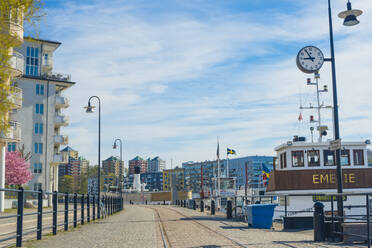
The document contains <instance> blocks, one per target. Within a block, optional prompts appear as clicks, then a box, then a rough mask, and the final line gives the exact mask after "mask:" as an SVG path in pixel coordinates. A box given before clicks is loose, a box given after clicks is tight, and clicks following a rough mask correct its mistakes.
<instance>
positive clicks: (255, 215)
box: [247, 204, 277, 229]
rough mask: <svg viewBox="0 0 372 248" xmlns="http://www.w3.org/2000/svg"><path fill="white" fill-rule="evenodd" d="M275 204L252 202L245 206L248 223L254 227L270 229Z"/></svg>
mask: <svg viewBox="0 0 372 248" xmlns="http://www.w3.org/2000/svg"><path fill="white" fill-rule="evenodd" d="M276 206H277V204H252V205H248V206H247V217H248V224H249V226H251V227H254V228H266V229H270V228H271V226H272V224H273V216H274V209H275V207H276Z"/></svg>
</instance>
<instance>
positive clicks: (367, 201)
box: [366, 195, 371, 248]
mask: <svg viewBox="0 0 372 248" xmlns="http://www.w3.org/2000/svg"><path fill="white" fill-rule="evenodd" d="M366 208H367V209H366V210H367V238H368V240H367V242H368V248H370V247H371V234H370V226H369V225H370V220H369V195H366Z"/></svg>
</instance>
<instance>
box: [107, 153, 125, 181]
mask: <svg viewBox="0 0 372 248" xmlns="http://www.w3.org/2000/svg"><path fill="white" fill-rule="evenodd" d="M123 165H124V163H123V161H120V159H118V158H117V157H114V156H111V157H109V158H107V159H106V160H103V161H102V169H103V172H104V174H105V175H108V174H114V175H115V177H117V178H119V181H120V182H121V181H122V180H123V175H124V174H123V167H124V166H123Z"/></svg>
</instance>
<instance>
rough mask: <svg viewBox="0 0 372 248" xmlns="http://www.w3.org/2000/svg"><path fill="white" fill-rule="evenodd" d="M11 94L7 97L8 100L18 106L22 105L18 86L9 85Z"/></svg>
mask: <svg viewBox="0 0 372 248" xmlns="http://www.w3.org/2000/svg"><path fill="white" fill-rule="evenodd" d="M11 92H12V93H11V95H10V96H9V97H8V99H9V101H10V102H11V103H12V104H13V105H15V106H18V107H22V96H23V95H22V89H21V88H18V87H14V86H12V87H11Z"/></svg>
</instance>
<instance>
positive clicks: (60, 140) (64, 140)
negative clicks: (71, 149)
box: [54, 135, 68, 145]
mask: <svg viewBox="0 0 372 248" xmlns="http://www.w3.org/2000/svg"><path fill="white" fill-rule="evenodd" d="M54 143H56V144H62V145H67V144H68V136H65V135H55V136H54Z"/></svg>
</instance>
